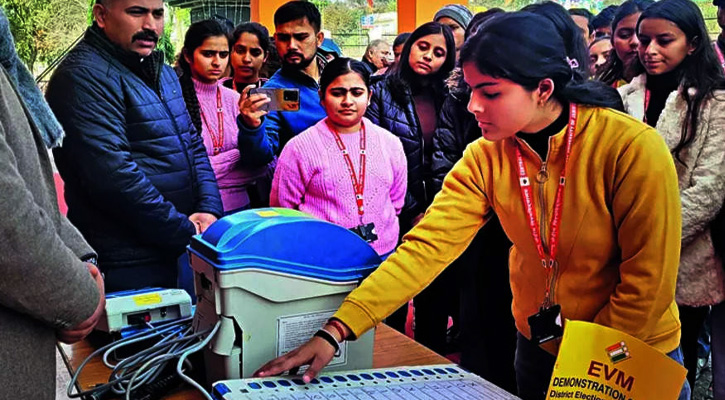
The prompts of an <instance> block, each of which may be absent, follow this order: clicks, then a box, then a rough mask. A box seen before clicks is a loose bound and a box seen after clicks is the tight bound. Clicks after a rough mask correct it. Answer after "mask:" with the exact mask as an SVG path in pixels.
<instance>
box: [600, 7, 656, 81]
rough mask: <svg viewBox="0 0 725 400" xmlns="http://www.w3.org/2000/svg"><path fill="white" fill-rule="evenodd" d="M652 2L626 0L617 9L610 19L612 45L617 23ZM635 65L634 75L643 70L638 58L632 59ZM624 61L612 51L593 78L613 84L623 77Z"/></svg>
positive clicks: (644, 8)
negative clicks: (600, 70)
mask: <svg viewBox="0 0 725 400" xmlns="http://www.w3.org/2000/svg"><path fill="white" fill-rule="evenodd" d="M652 4H653V2H652V0H627V1H625V2H624V3H622V5H620V6H619V8H618V9H617V13H616V14H614V19H613V20H612V45H614V39H615V37H616V34H617V32H616V31H617V25H619V23H620V22H622V20H623V19H625V18H627V17H629V16H630V15H632V14H636V13H638V12H642V11H644V10H646V9H647V8H648V7H649V6H651V5H652ZM634 63H635V65H633V66H632V68H634V69H635V71H636V73H635V75H638V74H641V73H642V72H644V68H643V67H642V64H641V63H640V62H639V59H636V60H634ZM625 67H626V66H625V65H624V62H622V60H620V59H619V56H617V52H616V51H614V50H613V51H612V53H611V54H610V56H609V60H607V62H606V63H605V64H604V65H603V66H602V72H600V73H598V74H597V75H596V76H595V79H596V80H598V81H600V82H604V83H605V84H607V85H610V86H611V85H613V84H614V83H615V82H617V81H619V80H621V79H623V78H624V68H625Z"/></svg>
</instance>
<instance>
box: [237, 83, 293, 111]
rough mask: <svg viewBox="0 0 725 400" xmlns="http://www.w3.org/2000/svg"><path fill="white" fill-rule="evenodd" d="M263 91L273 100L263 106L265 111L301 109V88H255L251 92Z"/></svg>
mask: <svg viewBox="0 0 725 400" xmlns="http://www.w3.org/2000/svg"><path fill="white" fill-rule="evenodd" d="M255 93H262V94H265V95H267V97H269V98H270V99H271V100H272V101H270V102H269V103H267V104H265V105H264V106H262V108H261V109H262V110H264V111H299V110H300V90H299V89H272V88H263V87H261V88H253V89H251V90H250V91H249V94H250V95H251V94H255Z"/></svg>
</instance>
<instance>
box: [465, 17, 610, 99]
mask: <svg viewBox="0 0 725 400" xmlns="http://www.w3.org/2000/svg"><path fill="white" fill-rule="evenodd" d="M568 58H569V57H568V54H567V52H566V46H565V44H564V39H563V38H562V37H561V36H560V35H559V33H558V31H557V29H556V27H555V26H554V24H553V23H552V22H551V21H550V20H549V19H548V18H545V17H543V16H540V15H536V14H533V13H529V12H521V11H520V12H515V13H508V14H505V15H501V16H497V17H496V18H493V19H491V20H490V21H488V22H487V23H485V24H484V25H483V26H481V30H479V31H478V33H476V34H475V35H474V36H472V37H471V38H470V39H468V41H466V43H465V44H464V45H463V49H462V50H461V63H466V62H474V63H475V65H476V67H477V68H478V70H479V71H480V72H481V73H483V74H486V75H490V76H493V77H496V78H505V79H508V80H511V81H513V82H515V83H517V84H519V85H521V86H522V87H524V89H526V90H529V91H531V90H535V89H536V88H538V87H539V83H540V82H541V81H542V80H544V79H547V78H548V79H551V80H552V81H553V82H554V94H553V97H554V98H555V99H556V100H558V101H559V102H561V103H577V104H586V105H592V106H598V107H610V108H614V109H617V110H623V109H624V106H623V104H622V99H621V97H619V93H618V92H617V91H616V90H614V89H613V88H611V87H608V86H606V85H604V84H602V83H600V82H594V81H589V80H584V81H580V80H579V79H578V78H577V74H576V73H575V72H574V69H572V66H571V63H570V60H567V59H568ZM580 68H581V66H580Z"/></svg>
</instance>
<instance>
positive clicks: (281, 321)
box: [277, 310, 347, 365]
mask: <svg viewBox="0 0 725 400" xmlns="http://www.w3.org/2000/svg"><path fill="white" fill-rule="evenodd" d="M334 313H335V310H331V311H318V312H313V313H306V314H297V315H288V316H285V317H279V318H277V357H279V356H282V355H284V354H287V353H289V352H290V351H292V350H294V349H296V348H298V347H300V346H302V345H303V344H305V343H306V342H307V341H308V340H310V338H311V337H312V335H314V334H315V332H317V331H318V330H319V329H320V328H322V327H323V326H324V325H325V322H327V320H328V319H330V317H332V315H333V314H334ZM344 364H347V342H343V343H342V344H340V355H339V356H337V357H335V358H333V359H332V361H330V364H329V365H344Z"/></svg>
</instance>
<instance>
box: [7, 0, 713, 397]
mask: <svg viewBox="0 0 725 400" xmlns="http://www.w3.org/2000/svg"><path fill="white" fill-rule="evenodd" d="M715 5H717V6H718V7H719V9H718V23H719V25H720V27H721V28H722V29H723V32H722V33H721V34H720V35H719V36H718V38H717V39H716V40H715V41H714V42H713V41H711V40H710V37H709V35H708V32H707V29H706V26H705V21H704V19H703V16H702V13H701V11H700V9H699V8H698V7H697V5H696V4H695V3H693V2H692V1H691V0H660V1H658V2H652V1H651V0H627V1H625V2H624V3H622V4H621V5H618V6H610V7H607V8H605V9H604V10H602V11H601V12H600V13H599V14H598V15H596V16H595V15H593V14H592V13H591V12H590V11H588V10H585V9H570V10H567V9H565V8H563V7H562V6H560V5H559V4H557V3H554V2H550V1H547V2H542V3H535V4H531V5H528V6H526V7H524V8H523V9H522V10H520V11H515V12H507V11H503V10H501V9H490V10H488V11H485V12H482V13H478V14H475V15H474V14H473V13H472V12H471V11H469V9H468V8H466V7H465V6H462V5H458V4H453V5H447V6H445V7H443V8H441V9H440V10H439V11H438V12H437V13H436V14H435V16H434V17H433V20H432V21H430V22H426V23H423V24H421V25H420V26H418V27H417V28H416V29H415V30H414V31H413V32H409V33H402V34H400V35H399V36H398V37H397V38H396V39H395V41H394V42H393V43H392V44H389V43H387V42H385V41H384V40H373V41H371V42H370V44H369V46H368V47H367V49H366V50H365V53H364V55H363V58H362V60H360V61H358V60H353V59H351V58H347V57H345V56H344V54H342V50H340V48H339V47H338V46H337V45H336V44H335V43H334V42H332V41H331V40H330V38H325V35H324V33H323V31H322V26H323V20H322V17H321V15H320V12H319V10H318V9H317V8H316V6H315V5H314V4H313V3H311V2H307V1H304V0H292V1H290V2H288V3H286V4H284V5H282V6H281V7H279V9H277V10H276V12H275V14H274V27H271V26H270V27H265V26H263V25H261V24H259V23H256V22H245V23H242V24H240V25H239V26H237V27H234V28H233V29H230V27H228V24H225V23H221V22H220V21H219V20H217V19H209V20H203V21H198V22H195V23H193V24H192V25H191V26H190V27H189V29H188V31H187V32H186V35H185V39H184V47H183V49H182V50H181V51H180V53H179V55H178V58H177V59H176V60H164V59H163V56H162V53H161V52H159V51H157V50H156V45H157V43H158V41H159V37H160V35H161V34H162V32H163V26H164V7H163V1H162V0H96V4H95V6H94V7H93V17H94V22H93V24H92V26H91V27H89V28H88V30H87V31H86V33H85V35H84V37H83V38H82V40H81V41H80V42H79V43H78V44H77V45H76V46H75V47H74V48H73V49H72V50H71V51H70V52H69V54H68V55H67V56H66V57H65V59H64V60H63V61H62V62H61V63H60V65H59V66H58V67H57V69H56V71H55V72H54V74H53V76H52V77H51V79H50V82H49V84H48V87H47V90H46V93H45V99H44V98H43V97H42V94H41V93H40V91H39V90H38V89H37V87H35V85H34V82H33V80H32V77H31V76H30V74H29V73H28V71H27V70H26V69H25V67H24V66H23V65H22V63H21V62H20V60H19V59H18V57H17V54H16V52H15V49H14V44H13V42H12V37H11V36H10V31H9V29H8V23H7V19H6V18H5V16H4V14H2V13H0V63H1V64H2V66H3V68H1V69H2V71H3V72H2V74H0V87H1V88H2V90H0V96H1V97H2V100H3V101H2V102H0V153H3V155H2V156H0V177H2V178H1V179H0V188H2V189H3V190H2V193H3V201H2V202H1V203H2V207H4V208H3V210H4V211H5V212H4V215H5V216H6V218H4V220H3V221H4V222H3V223H2V230H3V235H2V239H1V240H0V246H2V247H1V248H2V249H3V254H4V255H3V257H2V258H1V259H0V270H1V271H3V273H4V276H5V277H6V278H5V279H3V280H2V281H1V282H0V332H2V333H3V335H2V338H1V339H0V353H1V354H3V360H4V361H6V362H8V363H11V364H12V365H19V366H20V365H21V366H22V368H8V369H4V370H3V371H2V372H0V380H2V381H3V382H8V384H7V385H5V386H4V387H3V389H0V398H10V397H9V396H11V395H12V398H34V399H51V398H54V397H53V396H54V389H53V388H54V383H53V382H54V380H50V378H51V377H52V376H53V374H54V371H55V369H54V362H53V343H54V342H55V340H56V339H57V340H61V341H65V342H73V341H77V340H80V339H82V338H83V337H85V335H87V334H88V333H89V332H90V330H91V329H92V328H93V326H94V325H95V323H96V322H97V320H98V318H99V315H100V312H101V311H102V310H103V307H104V291H106V292H112V291H119V290H126V289H136V288H141V287H147V286H161V287H179V286H184V282H183V280H184V275H185V274H184V271H185V270H186V269H188V265H186V264H185V262H184V257H183V254H184V251H185V248H186V246H187V245H188V244H189V241H190V240H191V237H192V236H193V235H196V234H200V233H203V232H204V231H205V230H206V229H207V228H208V227H209V226H210V225H212V224H213V223H214V222H215V221H216V220H217V219H219V218H222V217H224V216H225V215H229V214H232V213H236V212H239V211H242V210H248V209H255V208H261V207H268V206H273V207H285V208H292V209H296V210H300V211H303V212H306V213H308V214H311V215H313V216H315V217H317V218H320V219H323V220H326V221H329V222H331V223H335V224H338V225H341V226H343V227H344V228H347V229H350V230H352V231H353V232H355V233H356V234H358V235H359V236H360V238H361V240H365V241H366V242H368V243H369V244H370V245H371V246H372V248H373V249H374V250H375V251H376V252H377V253H378V254H379V255H380V256H381V258H382V259H383V260H385V261H384V262H383V263H382V264H381V265H380V267H379V268H378V269H377V270H376V271H375V272H374V273H373V274H371V275H370V276H369V277H368V278H367V279H365V280H364V281H363V282H362V284H361V285H360V287H359V288H358V289H356V290H355V291H353V292H352V293H351V294H350V296H349V297H348V298H347V299H346V300H345V301H344V302H343V304H342V305H341V307H340V309H339V310H338V312H337V313H336V314H335V316H334V317H333V318H331V319H330V320H329V321H328V323H327V324H326V325H325V326H324V327H323V328H322V329H323V330H325V331H326V334H325V335H317V336H315V337H313V338H311V339H310V341H309V342H307V343H306V344H304V345H303V346H301V347H300V348H299V349H297V350H295V351H292V352H290V353H288V354H286V355H284V356H282V357H280V358H278V359H276V360H272V361H270V363H268V364H267V365H265V366H262V367H261V368H260V370H259V371H257V373H256V374H257V376H269V375H272V374H278V373H281V372H283V371H286V370H290V369H292V368H293V367H296V366H299V365H302V364H310V368H309V369H308V370H307V372H306V373H305V376H304V379H305V380H309V379H311V378H313V377H314V376H315V374H316V373H317V372H319V371H320V369H321V368H323V367H324V366H325V365H326V364H327V362H329V361H330V359H331V358H332V356H333V353H334V351H335V343H330V341H329V340H326V339H325V338H333V339H334V340H335V341H337V342H342V341H344V340H354V339H355V337H357V336H359V335H361V334H363V333H364V332H365V331H367V330H369V329H371V328H372V327H374V326H375V325H376V324H377V323H379V322H381V321H383V320H384V321H386V323H388V324H389V325H391V326H392V327H394V328H396V329H398V330H401V331H403V330H404V327H405V324H406V318H407V315H408V313H409V311H410V310H409V302H410V300H411V299H412V300H413V304H414V320H415V323H414V336H415V339H416V340H418V341H419V342H421V343H423V344H424V345H426V346H428V347H430V348H431V349H433V350H434V351H437V352H439V353H442V354H445V353H447V352H450V351H452V345H451V341H452V340H454V341H455V346H454V347H455V350H456V351H460V353H461V365H462V366H464V367H465V368H468V369H469V370H471V371H472V372H475V373H477V374H479V375H481V376H482V377H484V378H486V379H488V380H490V381H491V382H493V383H495V384H497V385H498V386H500V387H502V388H504V389H506V390H507V391H509V392H511V393H515V394H517V395H518V396H520V397H521V398H522V399H524V400H535V399H544V398H545V397H546V389H547V388H548V384H549V380H550V377H551V374H552V370H553V367H554V362H555V357H556V354H557V351H558V343H559V342H558V339H559V338H560V337H561V331H562V329H563V326H562V325H561V322H560V321H563V320H565V319H570V320H583V321H590V322H595V323H598V324H601V325H604V326H608V327H612V328H614V329H618V330H620V331H623V332H625V333H628V334H630V335H633V336H635V337H637V338H639V339H641V340H643V341H645V342H646V343H648V344H649V345H651V346H653V347H655V348H657V349H658V350H660V351H661V352H662V353H664V354H667V355H668V356H669V357H671V358H672V359H673V360H675V361H677V362H679V363H681V364H683V365H684V366H685V367H686V368H687V370H688V379H687V381H686V382H685V384H684V385H683V387H682V391H681V393H680V399H683V400H685V399H690V398H691V388H692V387H693V385H694V382H695V379H696V373H697V369H698V364H697V360H698V341H699V340H700V339H701V337H703V332H706V331H707V330H709V331H710V332H711V334H710V335H709V337H710V338H711V343H710V347H711V352H712V366H713V377H714V379H713V390H714V391H713V393H714V398H715V400H725V268H723V261H722V259H723V256H725V252H724V250H725V214H724V213H723V212H722V209H723V203H724V201H725V58H724V57H723V53H724V52H725V1H724V0H715ZM270 33H272V34H271V35H270ZM168 61H173V62H174V63H175V66H174V67H171V66H170V65H168V64H167V62H168ZM259 88H263V89H265V90H266V89H280V90H294V92H295V93H297V94H298V96H297V100H298V102H299V109H298V110H297V111H280V110H277V109H271V110H270V109H269V105H270V103H271V102H272V99H271V98H270V97H269V96H268V95H267V94H266V93H268V92H264V91H259V90H258V89H259ZM48 149H52V156H53V157H52V159H51V158H50V157H49V153H48ZM52 162H55V165H56V166H57V169H58V171H59V173H60V176H61V177H62V179H63V181H64V183H65V192H64V195H65V200H66V203H67V206H68V214H67V219H66V217H64V216H62V215H61V214H60V212H59V210H58V206H57V204H56V202H55V192H54V188H53V177H52V175H51V174H52ZM451 319H452V321H453V326H452V327H451V323H450V320H451ZM706 321H707V322H706ZM704 326H707V327H708V329H706V330H703V327H704ZM31 353H32V355H33V356H32V357H29V355H30V354H31ZM31 370H32V371H34V372H33V374H32V378H33V379H34V380H35V384H28V377H27V376H25V375H23V376H22V377H21V376H20V375H19V374H22V373H24V372H23V371H26V373H27V371H31Z"/></svg>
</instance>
